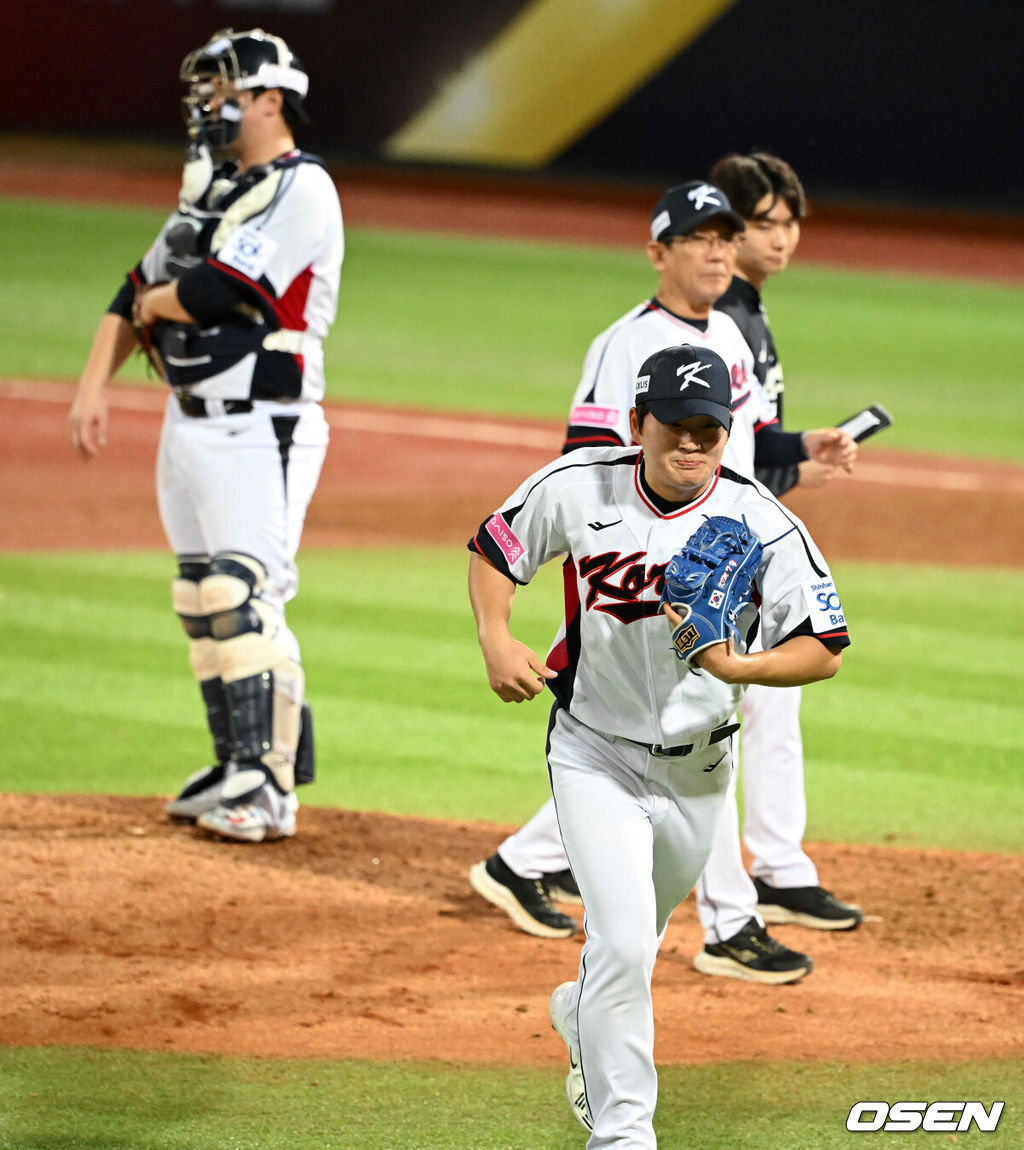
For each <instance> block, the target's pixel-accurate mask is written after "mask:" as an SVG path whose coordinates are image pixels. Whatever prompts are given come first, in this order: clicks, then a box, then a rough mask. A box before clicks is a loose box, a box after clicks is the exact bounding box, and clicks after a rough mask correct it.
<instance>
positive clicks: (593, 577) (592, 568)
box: [576, 551, 668, 623]
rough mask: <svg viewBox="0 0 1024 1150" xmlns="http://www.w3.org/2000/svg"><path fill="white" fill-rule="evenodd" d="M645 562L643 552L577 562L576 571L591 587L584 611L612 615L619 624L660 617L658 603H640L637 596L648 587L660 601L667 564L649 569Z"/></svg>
mask: <svg viewBox="0 0 1024 1150" xmlns="http://www.w3.org/2000/svg"><path fill="white" fill-rule="evenodd" d="M646 558H647V553H646V552H645V551H633V552H631V553H630V554H629V555H622V554H621V553H620V552H618V551H605V552H604V553H603V554H601V555H587V556H584V558H582V559H580V560H579V562H578V563H577V564H576V570H577V571H578V572H579V574H580V578H581V579H585V580H586V581H587V583H588V584H589V585H590V586H589V590H588V591H587V596H586V599H585V600H584V605H585V606H586V608H587V610H588V611H601V612H603V613H604V614H606V615H613V616H614V617H615V618H616V619H618V620H619V622H620V623H635V622H636V621H637V620H638V619H651V618H653V617H654V616H655V615H659V614H660V613H661V603H660V600H659V599H658V598H654V599H641V598H640V595H641V594H642V593H643V592H644V591H646V590H647V589H648V588H649V587H651V588H653V589H654V591H655V592H656V593H657V595H658V596H659V597H660V595H661V589H662V587H663V586H664V583H665V568H666V567H667V566H668V564H667V563H655V564H654V565H653V566H652V567H650V568H648V567H647V565H646V564H645V563H644V560H645V559H646Z"/></svg>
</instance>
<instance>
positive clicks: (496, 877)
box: [469, 853, 576, 938]
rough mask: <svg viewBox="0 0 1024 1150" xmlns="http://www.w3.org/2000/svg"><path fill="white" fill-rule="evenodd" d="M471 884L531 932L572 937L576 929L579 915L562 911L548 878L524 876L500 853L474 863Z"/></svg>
mask: <svg viewBox="0 0 1024 1150" xmlns="http://www.w3.org/2000/svg"><path fill="white" fill-rule="evenodd" d="M469 885H470V886H471V887H472V888H473V889H474V890H475V891H476V892H477V894H479V895H483V897H484V898H485V899H487V901H488V902H489V903H493V904H494V905H495V906H496V907H499V908H500V909H501V910H503V911H504V912H505V913H506V914H507V915H508V916H509V918H510V919H511V920H512V921H513V922H514V923H515V924H516V926H518V927H519V929H520V930H523V931H525V932H526V933H527V934H533V935H536V936H537V937H538V938H569V937H570V936H571V935H574V934H575V933H576V921H575V919H572V918H570V917H569V916H568V915H567V914H562V912H561V911H560V910H559V909H558V908H557V907H556V906H555V905H554V903H553V902H552V901H551V894H550V892H549V890H548V884H547V881H546V879H544V878H520V877H519V875H517V874H516V873H515V871H513V870H510V869H509V868H508V867H507V866H506V865H505V863H504V861H503V860H502V858H501V856H500V855H498V854H497V853H495V854H493V855H491V857H490V858H489V859H485V860H484V861H482V862H478V863H477V864H476V865H475V866H474V867H473V869H472V870H471V871H470V872H469Z"/></svg>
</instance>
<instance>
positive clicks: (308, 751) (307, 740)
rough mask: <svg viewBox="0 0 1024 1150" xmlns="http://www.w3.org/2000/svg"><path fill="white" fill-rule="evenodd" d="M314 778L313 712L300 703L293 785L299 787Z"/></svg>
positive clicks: (306, 704) (307, 706) (306, 705)
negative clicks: (300, 716) (300, 713)
mask: <svg viewBox="0 0 1024 1150" xmlns="http://www.w3.org/2000/svg"><path fill="white" fill-rule="evenodd" d="M315 779H316V746H315V744H314V742H313V712H312V711H311V710H310V709H309V704H308V703H303V704H302V720H301V722H300V725H299V745H298V746H297V747H296V748H295V785H296V786H297V787H301V786H302V785H303V784H305V783H311V782H313V781H314V780H315Z"/></svg>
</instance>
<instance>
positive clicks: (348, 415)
mask: <svg viewBox="0 0 1024 1150" xmlns="http://www.w3.org/2000/svg"><path fill="white" fill-rule="evenodd" d="M73 395H74V386H73V385H72V384H67V383H50V382H44V381H39V382H34V381H27V380H11V381H9V382H4V383H0V397H3V398H7V399H30V400H37V401H43V402H46V403H63V404H70V403H71V398H72V396H73ZM107 402H108V403H109V404H110V406H111V407H113V408H120V409H122V410H125V411H146V412H161V411H163V409H164V406H165V404H166V403H167V397H166V393H164V392H161V391H158V390H157V389H155V388H145V387H139V388H133V387H124V386H117V387H112V388H109V389H108V391H107ZM324 411H325V413H326V416H327V421H328V423H329V424H330V425H331V427H335V428H337V429H338V430H339V431H353V432H358V433H359V434H363V435H402V436H405V437H406V438H409V439H433V440H447V441H449V442H453V443H486V444H492V445H494V446H498V447H510V448H528V449H531V450H536V451H542V452H547V453H549V454H550V456H551V458H555V456H557V455H558V453H559V452H560V451H561V449H562V440H563V433H562V429H561V426H560V425H559V426H552V427H551V428H545V427H537V426H527V425H524V424H517V423H515V422H514V421H511V420H509V421H505V420H498V419H494V418H493V417H490V418H489V417H487V416H458V417H455V416H448V415H430V414H415V415H411V414H405V413H403V412H401V411H396V410H395V409H387V410H384V409H382V410H380V411H372V410H367V409H360V408H348V407H345V406H344V405H340V404H333V403H327V404H326V405H325V407H324ZM839 482H843V483H846V482H853V483H871V484H877V485H879V486H883V487H921V488H929V489H932V490H938V491H951V492H957V491H959V492H968V491H970V492H984V491H1002V492H1004V493H1006V494H1008V495H1024V471H1022V472H1021V473H1020V474H1017V475H1013V474H1010V475H1002V476H994V475H985V474H983V473H979V472H973V471H962V470H959V471H958V470H957V469H956V466H955V464H950V466H949V467H927V466H919V467H915V466H912V465H908V466H906V467H894V466H890V465H888V464H882V463H871V462H869V461H867V460H862V461H861V462H859V463H858V464H857V469H856V471H855V473H854V475H853V476H851V477H850V478H849V479H846V478H845V477H843V478H842V479H841V480H839Z"/></svg>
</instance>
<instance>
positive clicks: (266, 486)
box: [69, 29, 344, 842]
mask: <svg viewBox="0 0 1024 1150" xmlns="http://www.w3.org/2000/svg"><path fill="white" fill-rule="evenodd" d="M180 77H181V79H182V81H183V82H184V83H185V84H186V86H187V90H186V96H185V97H184V100H183V106H184V112H185V119H186V123H187V125H188V130H189V137H190V142H189V158H188V161H187V163H186V165H185V169H184V174H183V181H182V188H181V193H180V197H179V202H178V207H177V209H176V210H175V211H174V212H173V213H172V214H171V216H170V218H169V219H168V221H167V223H166V224H165V225H164V227H163V228H162V229H161V231H160V234H159V235H158V236H157V238H156V240H155V241H154V243H153V245H152V246H151V247H150V249H149V251H148V252H147V253H146V255H145V256H143V258H142V260H141V261H140V262H139V263H138V264H137V265H136V266H135V268H133V270H132V271H131V272H130V273H129V275H128V276H127V278H126V280H125V283H124V286H123V287H122V289H121V290H120V291H119V292H118V294H117V295H116V296H115V298H114V300H113V302H112V303H111V305H110V308H109V309H108V312H107V314H106V315H105V316H104V317H103V319H102V320H101V321H100V324H99V327H98V329H97V332H96V336H95V338H94V341H93V346H92V350H91V352H90V355H89V360H88V363H87V365H86V368H85V370H84V372H83V374H82V377H81V380H80V382H79V386H78V393H77V395H76V398H75V401H74V404H73V406H72V408H71V413H70V418H69V433H70V438H71V442H72V443H73V444H74V446H75V447H76V448H77V449H78V451H79V452H80V453H81V454H82V455H83V456H84V457H85V458H87V459H88V458H91V457H93V456H95V455H96V454H97V452H98V451H99V449H100V448H101V447H102V446H103V445H104V444H105V442H106V428H107V408H106V402H105V400H104V397H103V392H104V388H105V386H106V384H107V383H108V382H109V381H110V380H111V379H112V378H113V376H114V374H115V373H116V372H117V370H118V369H119V368H120V366H121V365H122V364H123V363H124V361H125V360H126V359H127V358H128V356H129V354H130V353H131V352H132V350H133V348H134V347H135V343H136V338H138V340H139V342H141V343H142V344H143V347H144V348H145V349H146V351H147V354H149V355H150V358H151V360H152V362H153V363H154V365H155V366H156V367H157V370H158V371H159V373H160V374H161V376H162V378H163V379H164V380H165V381H166V382H167V383H168V384H169V385H170V388H171V394H170V396H169V399H168V403H167V409H166V413H165V417H164V423H163V429H162V431H161V438H160V448H159V458H158V463H157V495H158V500H159V507H160V517H161V521H162V523H163V527H164V531H165V532H166V535H167V539H168V542H169V543H170V545H171V548H172V549H173V551H174V553H175V555H176V556H177V560H178V575H177V578H176V579H175V580H174V582H173V587H172V599H173V606H174V610H175V611H176V613H177V614H178V616H179V618H180V619H181V622H182V625H183V627H184V629H185V632H186V634H187V635H188V637H189V640H190V647H189V655H190V662H191V666H192V670H193V672H194V673H195V675H196V678H197V679H198V681H199V686H200V690H201V693H202V698H203V702H204V704H205V709H206V719H207V723H208V725H209V729H210V733H211V734H212V736H213V745H214V754H215V756H216V762H215V763H214V764H213V765H212V766H210V767H207V768H204V769H203V770H200V771H198V772H196V773H194V774H193V775H192V776H191V777H190V778H189V779H188V780H187V781H186V784H185V786H184V788H183V789H182V791H181V793H180V794H179V795H178V796H177V798H175V799H174V800H173V801H172V802H171V803H169V804H168V807H167V810H168V813H169V814H170V816H171V817H172V818H177V819H183V820H186V821H193V822H197V823H198V824H199V825H200V826H201V827H203V828H204V829H206V830H208V831H211V832H212V833H214V834H216V835H218V836H220V837H222V838H225V839H235V840H238V841H242V842H262V841H263V840H265V839H276V838H281V837H284V836H288V835H293V834H294V833H295V827H296V820H295V812H296V809H297V808H298V802H297V801H296V798H295V784H296V781H300V782H308V781H311V780H312V777H313V739H312V736H313V732H312V722H311V717H310V712H309V708H308V706H306V705H305V704H304V686H305V682H304V674H303V670H302V664H301V660H300V656H299V645H298V642H297V641H296V638H295V636H294V635H293V633H292V632H291V631H290V630H289V628H288V625H287V623H286V622H285V614H284V610H285V604H286V603H287V602H288V601H289V600H290V599H291V598H292V597H293V596H294V595H295V591H296V588H297V584H298V573H297V569H296V565H295V557H296V554H297V551H298V546H299V539H300V536H301V533H302V525H303V521H304V519H305V515H306V508H307V507H308V505H309V501H310V499H311V498H312V495H313V492H314V490H315V488H316V484H317V481H318V479H319V476H320V468H321V465H322V464H323V460H324V456H325V453H326V450H327V440H328V428H327V421H326V419H325V417H324V413H323V410H322V408H321V406H320V403H319V401H320V400H321V399H322V398H323V394H324V372H323V339H324V337H325V336H326V335H327V332H328V329H329V327H330V325H331V323H332V322H333V320H334V317H335V313H336V310H337V299H338V284H339V279H340V275H341V262H342V256H343V251H344V239H343V231H342V219H341V208H340V205H339V203H338V195H337V191H336V189H335V186H334V182H333V180H332V179H331V177H330V175H329V174H328V173H327V171H326V169H325V168H324V166H323V163H322V162H321V161H320V160H319V159H317V158H316V157H315V156H311V155H308V154H306V153H304V152H301V151H299V150H298V149H297V148H296V147H295V139H294V135H293V133H294V131H295V129H296V127H297V126H299V125H300V124H304V123H306V122H308V121H307V117H306V113H305V110H304V107H303V98H304V97H305V95H306V92H307V89H308V86H309V77H308V76H307V74H306V72H305V69H304V68H303V66H302V64H301V62H300V61H299V60H298V58H297V57H296V56H295V55H294V54H293V53H292V51H291V50H290V48H289V47H288V45H287V44H286V43H285V42H284V41H283V40H281V39H280V38H279V37H277V36H272V35H270V34H269V33H265V32H263V31H262V30H261V29H253V30H251V31H246V32H234V31H232V30H231V29H225V30H223V31H221V32H217V33H215V34H214V36H213V37H212V38H211V39H210V41H209V42H208V43H206V44H204V45H203V46H202V47H201V48H198V49H196V51H194V52H192V53H190V54H189V55H188V56H187V57H186V59H185V61H184V62H183V64H182V66H181V71H180ZM215 161H216V163H215Z"/></svg>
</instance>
